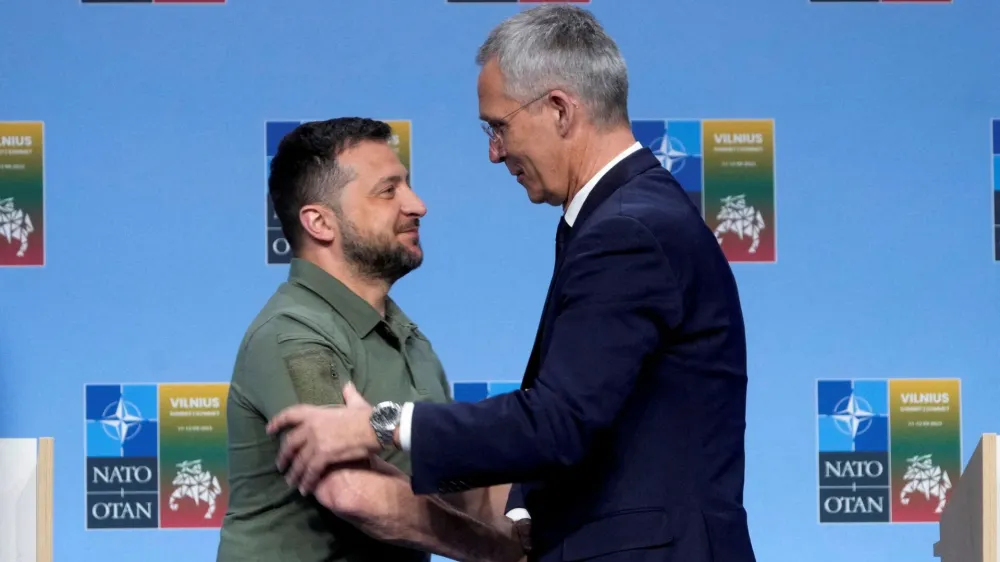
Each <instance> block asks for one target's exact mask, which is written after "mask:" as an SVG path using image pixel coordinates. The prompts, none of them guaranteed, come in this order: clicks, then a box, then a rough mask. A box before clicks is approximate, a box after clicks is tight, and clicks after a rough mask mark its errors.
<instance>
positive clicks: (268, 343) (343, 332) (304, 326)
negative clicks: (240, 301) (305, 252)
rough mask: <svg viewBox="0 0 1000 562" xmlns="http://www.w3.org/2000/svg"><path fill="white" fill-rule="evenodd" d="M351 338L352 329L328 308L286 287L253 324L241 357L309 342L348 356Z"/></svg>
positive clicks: (242, 346)
mask: <svg viewBox="0 0 1000 562" xmlns="http://www.w3.org/2000/svg"><path fill="white" fill-rule="evenodd" d="M314 301H315V302H314ZM350 334H351V331H350V329H349V325H348V324H347V323H346V322H345V321H344V320H343V318H341V317H340V315H338V314H337V313H336V311H335V310H334V309H333V308H331V307H330V306H329V305H328V304H326V303H325V302H323V301H322V300H320V299H313V298H311V295H310V294H309V293H308V292H307V291H305V290H304V289H302V288H300V287H297V286H295V285H292V284H289V283H283V284H282V285H281V286H280V287H278V289H277V290H276V291H275V292H274V294H273V295H271V297H270V298H269V299H268V301H267V303H265V304H264V306H263V307H262V308H261V310H260V311H259V312H258V313H257V315H256V316H255V317H254V319H253V320H252V321H251V322H250V325H249V326H248V327H247V329H246V331H245V333H244V335H243V340H242V342H241V343H240V353H241V354H246V353H248V352H252V351H264V352H267V351H271V350H277V349H279V348H280V347H281V346H283V345H284V344H289V343H292V344H294V343H301V342H309V341H312V342H315V343H317V344H325V345H330V346H331V347H334V348H336V349H338V350H339V351H341V352H343V353H349V352H350V350H351V348H352V345H351V341H350Z"/></svg>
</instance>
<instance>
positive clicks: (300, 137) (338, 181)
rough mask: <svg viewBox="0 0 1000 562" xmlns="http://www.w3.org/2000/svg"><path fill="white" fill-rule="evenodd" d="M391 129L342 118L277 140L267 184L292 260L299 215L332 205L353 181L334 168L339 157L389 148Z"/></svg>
mask: <svg viewBox="0 0 1000 562" xmlns="http://www.w3.org/2000/svg"><path fill="white" fill-rule="evenodd" d="M391 138H392V127H390V126H389V125H388V124H387V123H385V122H382V121H378V120H375V119H368V118H365V117H340V118H337V119H329V120H326V121H310V122H308V123H303V124H301V125H299V126H298V127H296V128H295V129H294V130H293V131H292V132H290V133H288V134H287V135H285V136H284V138H282V139H281V142H280V143H279V144H278V150H277V152H276V153H275V155H274V157H273V158H272V159H271V170H270V175H269V177H268V181H267V188H268V194H269V196H270V197H271V204H272V205H273V206H274V212H275V214H277V215H278V220H279V221H281V230H282V233H283V234H284V236H285V239H286V240H288V244H289V247H290V248H291V250H292V252H293V254H297V252H298V250H299V249H300V248H301V243H302V241H301V234H302V225H301V224H299V211H300V210H301V209H302V207H303V206H305V205H311V204H316V203H325V204H333V203H334V201H333V198H334V196H335V195H336V194H337V192H338V191H340V189H342V188H343V187H344V186H345V185H346V184H347V183H348V182H349V181H351V179H352V176H351V175H350V171H349V170H345V169H344V168H341V167H340V166H338V164H337V157H338V156H340V154H341V153H343V152H344V151H345V150H347V149H349V148H351V147H353V146H355V145H357V144H358V143H359V142H362V141H366V140H372V141H384V142H388V141H389V140H390V139H391Z"/></svg>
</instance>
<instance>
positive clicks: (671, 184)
mask: <svg viewBox="0 0 1000 562" xmlns="http://www.w3.org/2000/svg"><path fill="white" fill-rule="evenodd" d="M696 195H697V194H696ZM699 205H700V202H698V203H696V202H695V200H694V199H693V198H692V195H691V194H689V193H688V192H687V191H685V190H684V188H683V186H681V185H680V183H678V181H677V179H676V178H674V176H673V175H672V174H671V173H670V172H668V171H667V170H666V169H665V168H663V167H661V166H658V167H655V168H652V169H650V170H646V171H645V172H643V173H641V174H638V175H636V176H634V177H632V178H631V179H630V180H629V181H627V182H626V183H624V184H622V185H621V186H620V187H619V188H618V189H617V190H615V192H614V194H613V195H612V196H611V197H609V198H608V200H607V201H605V202H604V204H603V205H601V206H600V208H598V209H596V210H595V212H594V215H593V217H592V218H591V220H588V223H592V224H588V225H587V227H588V228H594V229H597V230H602V231H608V233H609V234H612V235H621V234H622V231H624V230H637V231H640V232H642V233H643V234H645V235H646V236H644V238H645V240H646V241H647V243H650V244H653V243H655V244H656V245H657V246H659V248H660V249H661V250H662V251H663V252H665V253H667V254H677V253H681V254H683V253H692V254H695V255H700V256H702V257H705V256H707V255H711V254H712V253H718V254H720V255H721V250H720V249H719V247H718V243H717V242H716V240H715V236H714V235H713V234H712V231H711V230H710V229H709V228H708V225H707V224H706V223H705V219H704V218H703V217H702V214H701V210H700V209H699ZM706 251H707V254H706Z"/></svg>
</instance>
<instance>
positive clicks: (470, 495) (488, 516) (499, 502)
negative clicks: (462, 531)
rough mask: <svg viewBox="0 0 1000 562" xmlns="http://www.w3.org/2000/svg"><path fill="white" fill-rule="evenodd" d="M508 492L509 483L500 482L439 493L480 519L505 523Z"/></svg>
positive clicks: (442, 497) (452, 503)
mask: <svg viewBox="0 0 1000 562" xmlns="http://www.w3.org/2000/svg"><path fill="white" fill-rule="evenodd" d="M509 493H510V484H502V485H499V486H490V487H488V488H474V489H472V490H466V491H464V492H457V493H453V494H441V495H440V497H441V499H443V500H445V501H446V502H448V503H449V504H451V505H453V506H455V507H457V508H458V509H460V510H462V511H464V512H465V513H468V514H469V515H471V516H472V517H475V518H476V519H479V520H480V521H486V522H488V523H497V522H499V523H500V524H506V523H509V520H508V519H507V517H506V515H507V514H506V511H505V507H506V506H507V496H508V494H509Z"/></svg>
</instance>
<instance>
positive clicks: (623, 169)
mask: <svg viewBox="0 0 1000 562" xmlns="http://www.w3.org/2000/svg"><path fill="white" fill-rule="evenodd" d="M659 165H660V161H659V160H657V159H656V157H655V156H653V153H652V151H650V150H649V149H648V148H641V149H639V150H637V151H635V152H633V153H632V154H629V155H628V156H626V157H625V158H624V159H622V161H621V162H619V163H618V164H615V166H614V167H612V168H611V169H610V170H608V173H606V174H604V177H602V178H601V179H600V181H598V182H597V185H595V186H594V189H593V190H592V191H591V192H590V195H588V196H587V200H586V201H584V202H583V207H581V208H580V213H579V214H578V215H577V216H576V220H575V221H574V223H573V227H572V228H570V229H569V232H568V234H567V236H566V240H565V241H564V246H563V251H562V252H561V253H560V254H559V256H558V257H557V259H556V261H555V267H554V268H553V271H552V278H551V279H550V280H549V289H548V292H547V293H546V295H545V304H544V305H543V307H542V314H541V318H539V320H538V328H537V330H536V331H535V342H534V344H533V345H532V347H531V354H530V355H529V356H528V364H527V366H525V369H524V377H523V378H522V379H521V388H522V389H528V388H530V387H531V385H532V384H533V383H534V382H535V378H537V377H538V372H539V369H540V368H541V362H542V355H543V353H542V339H543V337H544V335H545V331H546V328H547V327H548V323H549V316H550V314H551V310H552V307H553V306H554V305H555V303H554V301H553V299H552V293H553V292H554V291H555V286H556V278H557V277H558V275H559V270H560V269H561V268H562V263H563V261H564V260H565V256H566V250H567V249H568V248H569V244H570V241H571V240H572V239H573V235H574V233H576V232H579V231H580V227H581V226H582V225H583V223H584V222H585V221H586V220H587V218H588V217H589V216H590V215H592V214H593V213H594V210H595V209H597V208H598V207H600V206H601V204H602V203H604V202H605V201H607V200H608V198H609V197H611V196H612V195H613V194H614V193H615V191H617V190H618V188H619V187H621V186H622V185H624V184H626V183H628V181H629V180H631V179H632V178H633V177H635V176H637V175H639V174H641V173H643V172H645V171H647V170H649V169H651V168H655V167H656V166H659ZM559 220H560V221H562V220H563V218H562V217H560V218H559Z"/></svg>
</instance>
